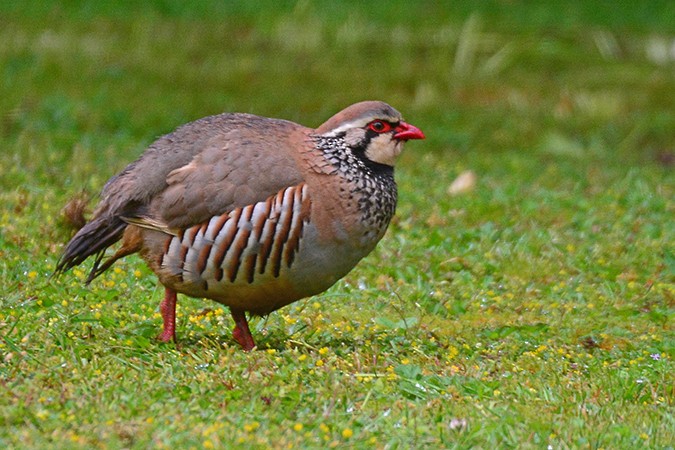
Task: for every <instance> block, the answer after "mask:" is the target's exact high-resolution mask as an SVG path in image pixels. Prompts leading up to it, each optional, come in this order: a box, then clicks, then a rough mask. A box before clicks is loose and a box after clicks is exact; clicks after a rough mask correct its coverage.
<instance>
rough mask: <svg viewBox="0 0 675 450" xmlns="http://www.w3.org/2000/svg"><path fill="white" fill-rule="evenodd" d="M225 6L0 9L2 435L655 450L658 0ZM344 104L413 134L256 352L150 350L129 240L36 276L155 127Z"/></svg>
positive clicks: (147, 306)
mask: <svg viewBox="0 0 675 450" xmlns="http://www.w3.org/2000/svg"><path fill="white" fill-rule="evenodd" d="M223 3H226V6H225V5H221V3H220V2H216V1H215V0H214V1H203V2H198V4H196V5H191V4H190V3H189V2H184V1H177V0H164V1H146V2H142V3H141V2H138V4H137V3H134V2H106V1H99V2H82V3H80V2H75V1H63V2H37V1H22V2H2V3H0V115H1V116H0V296H1V297H0V391H1V395H0V447H2V448H8V449H11V448H87V449H88V448H113V449H114V448H133V449H136V448H139V449H140V448H176V449H178V448H197V449H200V448H204V449H210V448H268V447H274V448H292V447H300V448H325V447H336V448H387V449H389V448H392V449H394V448H400V449H403V448H485V449H491V448H551V449H567V448H592V449H599V448H604V449H618V448H625V449H633V448H670V449H672V448H674V444H673V443H674V442H675V410H674V397H675V387H674V386H675V379H674V377H673V373H675V364H674V363H673V358H675V333H674V332H673V311H674V308H675V283H674V281H675V279H674V278H675V248H674V246H673V242H675V229H674V228H675V227H674V226H673V223H674V221H673V217H674V215H673V212H674V209H675V205H674V202H673V198H675V197H674V191H675V179H674V177H673V165H674V164H675V97H674V95H673V92H675V25H673V22H672V17H675V6H674V3H673V2H668V1H662V2H660V1H652V2H642V3H640V2H636V3H633V2H600V1H597V2H593V1H584V2H581V1H579V2H560V3H558V2H548V3H542V4H541V5H538V4H536V3H532V4H531V5H526V4H524V2H497V1H492V2H482V3H478V2H471V1H468V0H467V1H464V0H461V1H456V2H448V4H447V5H444V6H439V5H438V4H437V2H428V3H425V2H419V3H414V4H413V3H411V2H404V1H390V2H372V3H370V4H367V3H366V2H328V1H322V2H318V3H314V2H309V1H299V2H297V3H296V2H287V3H282V2H272V1H265V2H250V4H249V3H245V2H232V3H231V4H227V3H229V2H223ZM278 3H282V4H278ZM365 99H380V100H384V101H387V102H389V103H390V104H392V105H393V106H395V107H396V108H397V109H399V110H400V111H402V112H403V114H404V116H405V117H406V119H407V120H408V121H409V122H410V123H412V124H414V125H416V126H418V127H420V128H421V129H422V130H424V132H425V133H426V135H427V139H426V140H425V141H415V142H411V143H409V144H408V145H407V149H406V153H405V155H404V156H403V158H402V160H401V161H400V164H399V166H398V169H397V179H398V182H399V192H400V198H399V207H398V212H397V217H396V219H395V221H394V223H393V224H392V226H391V227H390V229H389V231H388V233H387V235H386V236H385V238H384V240H383V241H382V242H381V244H380V246H379V247H378V249H377V250H376V251H375V252H374V253H373V254H372V255H370V256H369V257H368V258H366V259H365V260H364V261H363V262H362V263H361V264H360V265H359V266H358V267H357V268H356V269H355V270H354V271H353V272H352V273H351V274H349V275H348V276H347V277H346V278H345V279H344V280H342V281H340V282H339V283H338V284H337V285H336V286H335V287H333V288H331V289H330V290H329V291H328V292H326V293H325V294H323V295H320V296H317V297H314V298H310V299H306V300H302V301H300V302H297V303H295V304H293V305H291V306H289V307H287V308H284V309H282V310H281V311H278V312H276V313H273V314H272V315H270V316H269V317H267V318H259V319H253V320H252V329H253V333H254V335H255V336H256V338H257V339H258V344H259V345H260V349H259V350H257V351H255V352H253V353H250V354H245V353H243V352H242V351H240V349H239V348H238V346H237V345H236V344H235V343H234V341H233V340H232V338H231V333H230V330H231V328H232V326H233V324H232V322H231V319H230V318H229V315H228V313H227V311H225V310H223V309H222V308H220V307H218V305H217V304H215V303H211V302H208V301H203V300H196V299H188V298H185V297H181V298H179V310H178V312H179V324H178V327H179V329H178V336H179V341H180V342H179V345H177V346H176V345H173V344H171V345H168V344H160V343H158V342H157V341H156V340H155V339H154V338H155V336H156V335H157V334H158V332H159V330H160V328H161V319H160V316H159V314H158V304H159V301H160V300H161V298H162V295H163V292H162V290H161V289H160V288H158V287H157V284H156V278H155V277H154V275H153V274H152V273H151V272H150V271H149V270H148V269H147V268H146V267H145V266H144V265H143V263H142V262H141V260H140V259H139V258H136V257H130V258H127V259H126V260H124V261H123V262H122V263H119V264H116V266H115V268H114V270H110V271H109V272H108V273H106V274H105V275H104V276H102V277H101V278H100V279H97V280H96V281H95V282H94V283H92V284H91V286H89V287H86V286H84V285H83V279H84V274H85V272H86V270H87V267H88V266H85V267H83V268H81V270H80V269H77V270H74V271H73V272H70V273H68V274H66V275H65V276H63V277H60V278H58V279H51V278H50V275H51V273H52V271H53V269H54V266H55V263H56V261H57V259H58V257H59V255H60V252H61V250H62V249H63V245H64V243H65V242H67V240H68V239H69V237H70V236H71V235H72V234H73V233H74V229H73V227H72V225H70V224H69V223H68V221H67V220H65V219H64V216H63V213H62V208H63V206H64V205H65V204H66V203H68V201H69V200H71V199H72V198H74V197H77V196H82V197H84V198H89V199H91V200H90V205H93V202H94V201H95V199H96V194H97V192H98V191H99V190H100V189H101V188H102V186H103V184H104V183H105V181H106V180H107V179H108V178H109V177H110V176H112V175H114V174H115V173H117V172H118V171H119V170H121V169H122V168H123V167H124V166H125V165H126V164H127V163H128V162H130V161H132V160H133V159H135V158H136V157H137V156H138V155H139V154H140V153H141V152H142V151H143V149H144V148H145V146H147V145H148V144H149V143H150V142H151V141H152V140H153V139H154V138H155V137H157V136H159V135H161V134H164V133H167V132H169V131H171V130H173V129H174V128H175V127H176V126H178V125H180V124H182V123H184V122H187V121H190V120H194V119H197V118H199V117H203V116H206V115H209V114H215V113H219V112H222V111H242V112H251V113H257V114H261V115H265V116H271V117H281V118H285V119H290V120H294V121H297V122H300V123H303V124H306V125H311V126H316V125H318V124H320V123H321V122H323V121H324V120H325V119H326V118H328V117H329V116H330V115H331V114H333V113H334V112H336V111H338V110H340V109H342V108H343V107H344V106H346V105H348V104H351V103H353V102H356V101H360V100H365ZM468 170H471V171H473V172H474V173H475V174H476V184H475V187H474V188H473V189H469V190H466V191H463V192H460V193H458V194H452V193H451V192H450V191H449V188H450V186H451V185H452V183H453V180H455V178H456V177H457V176H458V175H460V174H461V173H463V172H465V171H468ZM90 210H91V209H89V211H90ZM356 311H358V312H356Z"/></svg>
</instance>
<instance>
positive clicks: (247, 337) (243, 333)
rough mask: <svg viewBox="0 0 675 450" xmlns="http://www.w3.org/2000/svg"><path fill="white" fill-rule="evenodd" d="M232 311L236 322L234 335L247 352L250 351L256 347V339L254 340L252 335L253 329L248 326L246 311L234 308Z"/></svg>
mask: <svg viewBox="0 0 675 450" xmlns="http://www.w3.org/2000/svg"><path fill="white" fill-rule="evenodd" d="M231 312H232V318H233V319H234V323H235V326H234V330H233V331H232V337H233V338H234V340H235V341H237V343H238V344H239V345H241V347H242V348H243V349H244V351H245V352H250V351H251V350H253V349H254V348H255V341H254V340H253V336H251V330H250V329H249V328H248V321H247V320H246V314H245V313H244V311H239V310H232V311H231Z"/></svg>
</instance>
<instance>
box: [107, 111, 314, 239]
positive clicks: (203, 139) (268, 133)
mask: <svg viewBox="0 0 675 450" xmlns="http://www.w3.org/2000/svg"><path fill="white" fill-rule="evenodd" d="M306 132H307V129H306V128H304V127H301V126H300V125H297V124H294V123H292V122H287V121H283V120H276V119H267V118H262V117H258V116H252V115H248V114H223V115H220V116H212V117H207V118H204V119H201V120H198V121H196V122H192V123H190V124H187V125H184V126H183V127H181V128H179V129H178V130H176V131H175V132H174V133H172V134H169V135H166V136H164V137H162V138H160V139H158V140H157V141H156V142H155V143H153V144H152V145H151V146H150V148H149V149H148V150H147V151H146V152H145V153H144V154H143V156H142V157H141V158H140V159H139V160H138V161H136V162H135V163H132V164H131V165H129V166H128V167H127V169H125V170H124V171H123V172H122V173H121V174H120V175H118V176H117V177H115V178H114V179H112V180H111V181H110V182H108V184H107V185H106V187H105V189H104V191H103V195H102V197H103V200H102V202H101V206H99V209H101V210H108V213H112V214H115V213H117V214H121V215H122V216H126V217H143V216H146V217H152V218H155V219H158V220H161V221H163V222H164V223H166V224H167V225H168V226H169V227H171V228H187V227H189V226H192V225H195V224H197V223H201V222H203V221H205V220H208V219H209V218H211V217H213V216H216V215H220V214H222V213H224V212H226V211H230V210H232V209H234V208H237V207H240V206H244V205H247V204H251V203H255V202H258V201H261V200H264V199H266V198H267V197H269V196H270V195H272V194H275V193H276V192H278V191H279V190H280V189H283V188H285V187H287V186H293V185H295V184H298V183H299V182H301V181H303V177H302V175H301V171H300V169H299V168H298V165H297V162H296V157H295V156H294V154H296V153H298V149H297V148H293V145H302V144H304V139H303V137H304V136H305V135H306ZM97 212H98V211H97ZM102 212H103V211H102ZM95 215H96V214H95Z"/></svg>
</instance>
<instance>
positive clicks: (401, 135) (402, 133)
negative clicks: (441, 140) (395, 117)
mask: <svg viewBox="0 0 675 450" xmlns="http://www.w3.org/2000/svg"><path fill="white" fill-rule="evenodd" d="M394 131H396V134H395V135H394V139H398V140H401V141H407V140H409V139H424V133H422V130H420V129H419V128H417V127H416V126H414V125H410V124H409V123H405V122H401V123H399V124H398V126H397V127H396V129H395V130H394Z"/></svg>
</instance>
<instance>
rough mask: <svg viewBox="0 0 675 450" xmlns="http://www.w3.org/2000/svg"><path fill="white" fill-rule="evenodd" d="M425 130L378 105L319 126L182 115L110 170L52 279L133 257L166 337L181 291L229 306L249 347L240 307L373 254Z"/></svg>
mask: <svg viewBox="0 0 675 450" xmlns="http://www.w3.org/2000/svg"><path fill="white" fill-rule="evenodd" d="M424 138H425V135H424V133H423V132H422V131H421V130H420V129H419V128H417V127H415V126H413V125H411V124H409V123H407V122H405V121H403V119H402V116H401V114H400V113H399V112H398V111H397V110H396V109H394V108H393V107H391V106H390V105H388V104H387V103H384V102H381V101H363V102H359V103H355V104H353V105H351V106H348V107H347V108H345V109H343V110H342V111H340V112H338V113H337V114H335V115H333V116H332V117H331V118H329V119H328V120H327V121H326V122H324V123H323V124H322V125H320V126H319V127H318V128H316V129H312V128H309V127H305V126H302V125H299V124H296V123H294V122H291V121H287V120H282V119H273V118H266V117H261V116H257V115H252V114H247V113H222V114H217V115H213V116H208V117H204V118H202V119H198V120H196V121H193V122H190V123H187V124H185V125H182V126H180V127H178V128H177V129H176V130H175V131H173V132H172V133H169V134H167V135H164V136H161V137H159V138H158V139H157V140H156V141H154V142H153V143H152V144H150V146H149V147H148V148H147V149H146V150H145V151H144V152H143V154H142V155H141V156H140V157H139V158H138V159H137V160H136V161H134V162H132V163H130V164H129V165H128V166H126V168H124V169H123V170H122V171H121V172H120V173H119V174H117V175H115V176H113V177H112V178H110V180H109V181H108V182H107V183H106V184H105V185H104V187H103V189H102V191H101V194H100V197H99V203H98V205H97V206H96V207H95V209H94V212H93V213H92V216H91V219H90V220H89V221H88V222H87V223H86V224H85V225H84V226H83V227H82V228H80V229H79V231H78V232H77V233H76V234H75V235H74V236H73V237H72V239H71V240H70V241H69V242H68V243H67V244H66V246H65V249H64V251H63V253H62V255H61V257H60V259H59V260H58V262H57V264H56V268H55V274H56V275H61V274H63V273H64V272H66V271H68V270H69V269H71V268H73V267H75V266H78V265H80V264H82V263H83V262H84V261H85V260H86V259H88V258H89V257H93V265H92V267H91V269H90V271H89V274H88V276H87V278H86V283H87V284H89V283H90V282H91V281H92V280H94V279H95V278H96V277H97V276H99V275H101V274H102V273H103V272H105V271H106V270H107V269H108V268H110V267H111V266H112V265H113V263H115V261H117V260H119V259H120V258H123V257H125V256H128V255H131V254H133V253H138V254H140V256H141V258H142V259H143V260H144V261H145V262H146V263H147V265H148V266H149V267H150V269H151V270H152V271H153V272H154V273H155V274H156V275H157V277H158V279H159V283H160V284H161V285H163V287H164V299H163V300H162V301H161V303H160V307H159V310H160V313H161V316H162V319H163V329H162V332H161V334H159V336H158V339H159V340H160V341H162V342H170V341H173V342H177V340H176V303H177V294H178V293H181V294H184V295H187V296H190V297H195V298H206V299H210V300H213V301H215V302H218V303H220V304H222V305H224V306H227V307H228V308H229V310H230V314H231V316H232V319H233V321H234V324H235V326H234V329H233V332H232V336H233V339H234V340H235V341H236V342H237V343H238V344H239V345H240V346H241V347H242V348H243V350H244V351H251V350H253V349H254V348H255V347H256V343H255V341H254V339H253V336H252V335H251V331H250V328H249V325H248V319H247V314H248V315H249V316H252V315H254V316H265V315H268V314H270V313H271V312H273V311H276V310H278V309H279V308H281V307H283V306H286V305H288V304H290V303H292V302H294V301H297V300H300V299H303V298H306V297H310V296H313V295H316V294H319V293H321V292H324V291H325V290H327V289H328V288H329V287H331V286H332V285H333V284H335V283H336V282H337V281H338V280H339V279H341V278H342V277H344V276H345V275H346V274H347V273H348V272H350V271H351V270H352V268H354V266H356V264H357V263H358V262H359V261H360V260H361V259H363V258H364V257H365V256H366V255H368V254H369V253H370V252H371V251H372V250H373V249H374V248H375V246H376V244H377V243H378V241H380V239H381V238H382V237H383V235H384V234H385V231H386V229H387V227H388V225H389V222H390V221H391V219H392V217H393V215H394V212H395V209H396V202H397V188H396V183H395V180H394V165H395V163H396V160H397V158H398V156H399V155H400V153H401V151H402V149H403V144H404V143H405V142H406V141H408V140H413V139H424ZM120 241H121V242H120ZM112 246H115V247H116V250H114V249H112V250H110V251H107V250H108V249H109V248H110V247H112ZM113 250H114V251H113ZM106 255H107V256H106Z"/></svg>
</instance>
